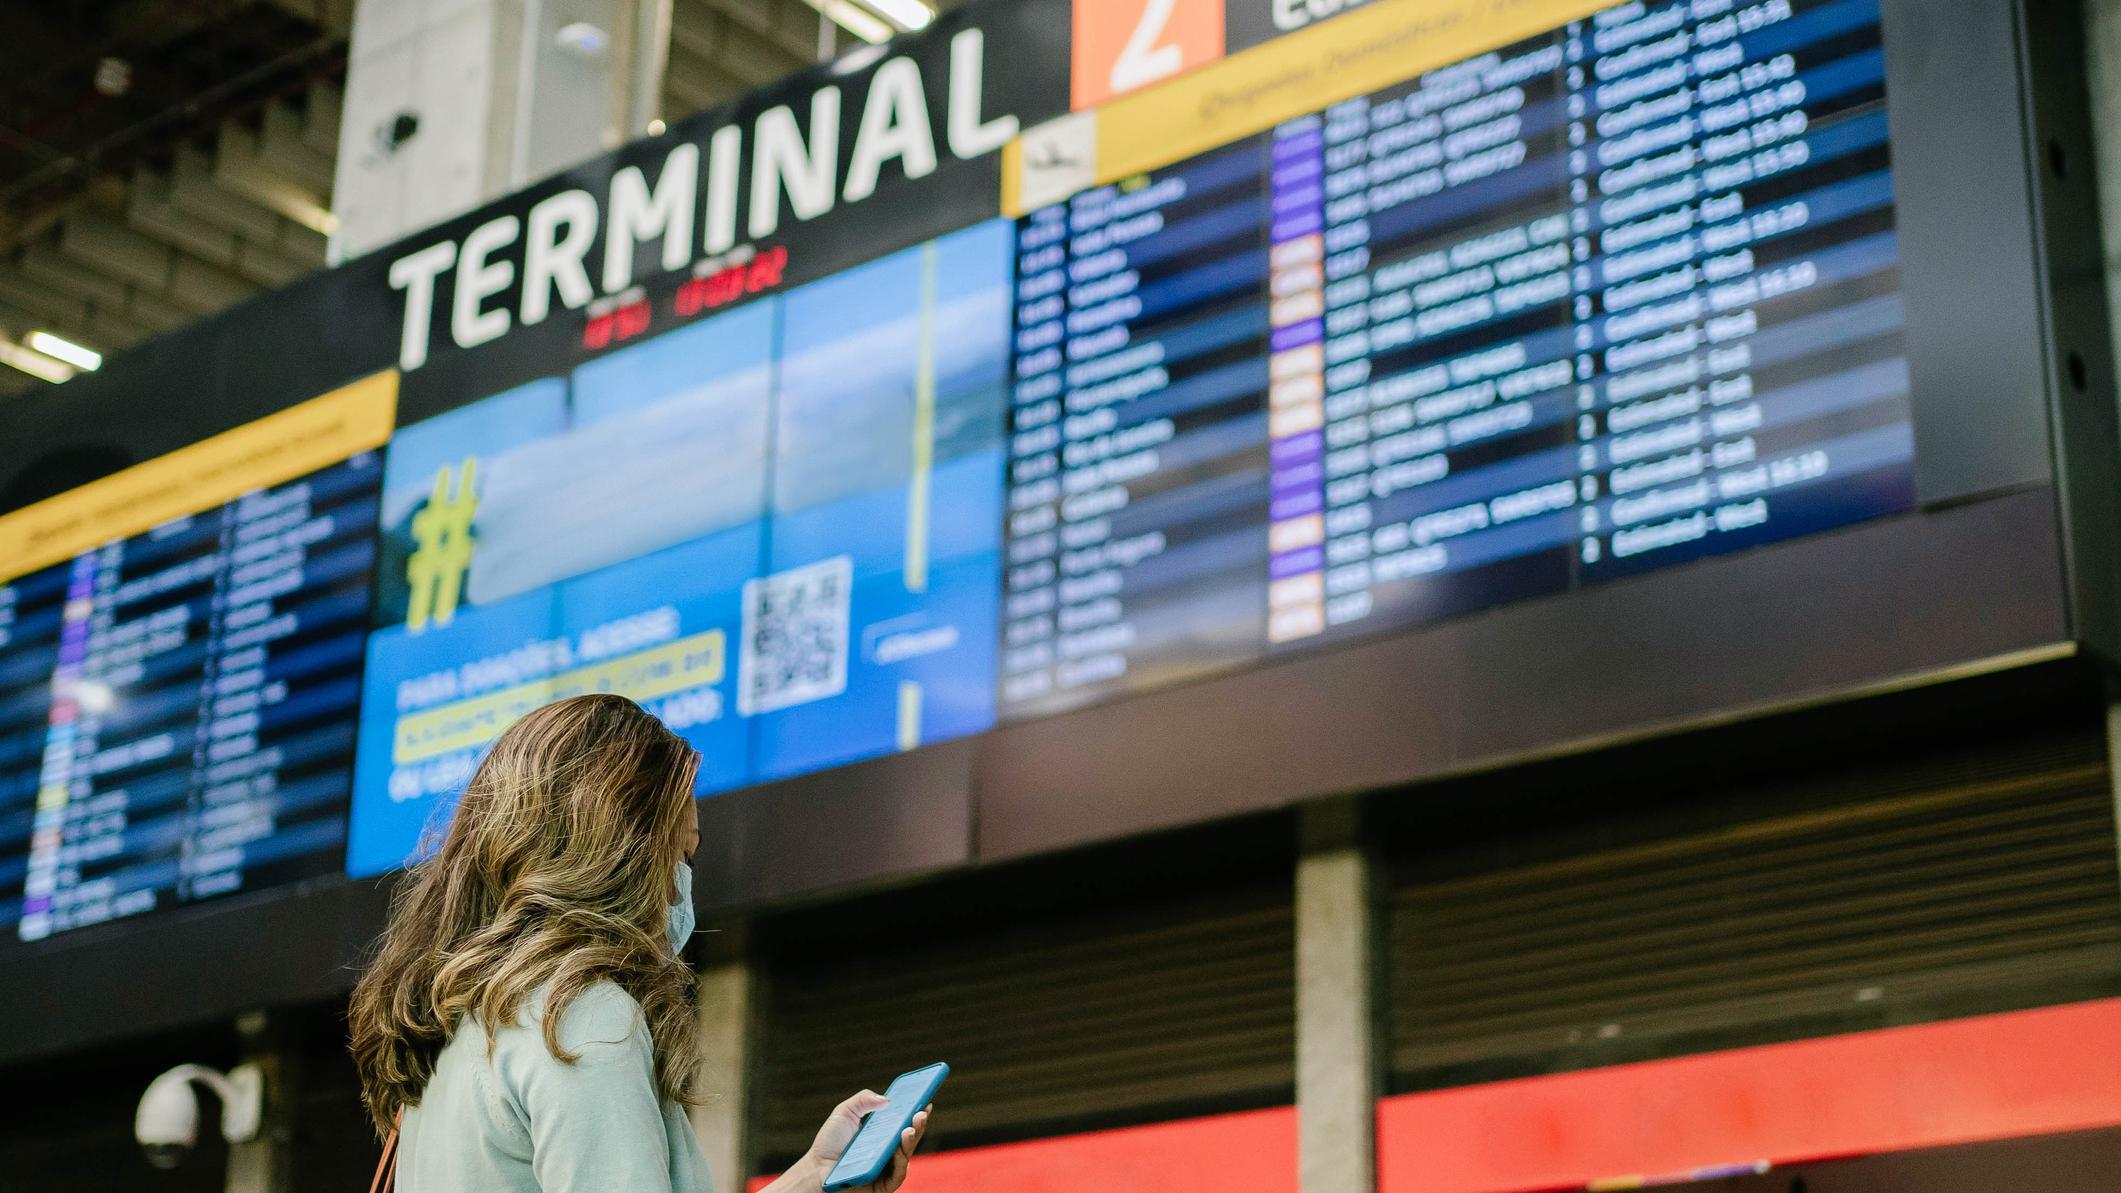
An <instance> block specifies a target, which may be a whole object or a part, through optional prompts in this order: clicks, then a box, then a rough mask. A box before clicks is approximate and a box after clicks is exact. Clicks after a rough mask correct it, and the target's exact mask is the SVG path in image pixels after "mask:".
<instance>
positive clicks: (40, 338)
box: [23, 331, 103, 373]
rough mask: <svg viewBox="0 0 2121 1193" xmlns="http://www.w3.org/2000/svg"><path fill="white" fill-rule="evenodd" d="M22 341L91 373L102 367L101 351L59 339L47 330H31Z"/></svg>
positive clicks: (47, 354)
mask: <svg viewBox="0 0 2121 1193" xmlns="http://www.w3.org/2000/svg"><path fill="white" fill-rule="evenodd" d="M23 342H24V343H26V344H28V345H29V346H30V347H31V348H34V349H36V350H37V351H39V352H42V353H43V354H45V355H46V356H49V357H52V358H54V359H57V360H63V361H65V362H66V363H68V364H70V365H72V366H74V367H75V368H77V369H80V370H82V371H84V372H89V373H93V372H95V371H96V370H97V369H100V368H102V367H103V354H102V353H101V352H98V351H96V350H95V349H93V348H84V347H82V346H81V345H79V344H76V343H74V342H73V341H72V340H67V339H61V338H60V337H58V336H55V335H53V334H52V333H50V332H48V331H33V332H31V333H29V338H28V339H26V340H24V341H23Z"/></svg>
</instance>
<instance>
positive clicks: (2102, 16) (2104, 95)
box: [2084, 0, 2121, 348]
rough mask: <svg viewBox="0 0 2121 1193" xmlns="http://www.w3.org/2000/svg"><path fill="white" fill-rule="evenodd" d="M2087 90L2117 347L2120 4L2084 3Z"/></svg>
mask: <svg viewBox="0 0 2121 1193" xmlns="http://www.w3.org/2000/svg"><path fill="white" fill-rule="evenodd" d="M2084 52H2085V60H2086V69H2085V85H2086V88H2087V89H2088V90H2089V91H2090V92H2091V103H2092V137H2093V142H2094V144H2095V146H2096V149H2097V153H2098V167H2099V169H2098V182H2099V212H2100V225H2101V230H2100V239H2101V241H2102V242H2103V246H2102V247H2103V248H2104V249H2105V254H2106V298H2107V302H2106V307H2107V312H2108V316H2109V318H2110V319H2111V320H2112V321H2113V343H2114V344H2115V346H2116V347H2117V348H2121V0H2084Z"/></svg>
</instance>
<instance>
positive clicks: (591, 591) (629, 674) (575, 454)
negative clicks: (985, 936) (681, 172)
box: [347, 221, 1013, 874]
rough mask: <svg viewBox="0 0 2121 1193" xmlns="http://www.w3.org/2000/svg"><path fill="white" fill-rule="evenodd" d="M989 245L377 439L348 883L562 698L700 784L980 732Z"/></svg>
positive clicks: (995, 317) (932, 255)
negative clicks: (623, 723)
mask: <svg viewBox="0 0 2121 1193" xmlns="http://www.w3.org/2000/svg"><path fill="white" fill-rule="evenodd" d="M1012 243H1013V228H1012V227H1011V225H1010V224H1009V223H1007V222H1005V221H993V222H990V223H987V224H983V225H979V226H977V227H973V228H969V229H966V230H965V231H962V232H959V233H955V234H953V235H950V236H947V237H944V238H942V239H940V240H937V241H934V242H931V243H928V244H924V245H920V246H917V247H915V248H912V249H908V250H905V251H903V252H900V253H896V254H893V255H891V256H888V257H885V258H883V259H881V260H877V261H874V262H871V263H869V264H866V265H863V266H860V267H858V268H855V269H851V270H847V271H844V272H842V273H839V274H836V275H834V276H832V277H830V278H827V279H825V280H823V281H819V282H815V283H812V284H810V285H807V286H803V287H800V288H797V289H793V290H790V291H788V292H786V293H785V294H781V295H776V296H773V297H769V298H765V299H762V300H760V301H757V302H754V303H751V304H749V305H746V306H742V307H737V308H735V309H733V310H730V311H727V312H725V313H722V314H717V315H713V316H710V317H708V318H707V319H705V320H704V321H702V322H700V323H697V324H695V325H693V326H691V327H687V328H685V329H683V330H680V331H675V332H670V333H667V334H665V335H662V336H658V337H656V338H654V339H650V340H646V341H643V342H641V343H639V344H636V345H633V346H630V347H627V348H624V349H621V350H619V351H616V352H613V353H611V354H609V355H606V356H603V357H600V358H598V359H596V360H594V361H592V362H590V363H588V364H585V365H583V366H581V367H580V368H577V369H576V370H574V372H573V373H572V374H571V375H568V376H565V377H554V378H549V379H547V380H543V381H539V382H535V383H533V384H530V385H527V386H523V387H520V388H518V389H514V390H511V391H509V392H506V393H501V394H496V395H494V396H492V397H490V398H487V399H485V400H483V401H480V402H475V403H473V404H471V405H469V406H466V407H463V408H461V409H458V410H455V411H452V412H450V413H448V414H444V415H441V416H439V417H436V418H433V419H429V420H427V421H425V422H421V423H418V424H415V425H412V426H409V427H405V428H403V429H402V430H400V431H399V432H398V434H397V436H396V438H395V439H394V440H393V442H392V445H391V450H390V454H389V459H388V464H387V466H386V468H385V476H384V494H383V522H384V527H385V536H386V539H387V542H386V547H385V552H384V557H385V560H386V566H385V568H384V583H383V588H382V592H381V597H380V600H379V604H378V608H379V610H380V611H381V612H380V615H379V623H380V624H379V627H378V628H377V629H376V631H375V633H374V634H373V635H372V636H371V638H370V641H369V647H368V670H367V679H366V683H365V685H364V691H363V698H362V705H361V735H360V750H359V761H358V766H357V772H356V778H355V789H356V791H357V793H358V796H357V799H356V806H355V810H354V816H353V824H352V830H351V844H350V846H349V849H348V855H347V856H348V869H349V870H350V871H351V872H352V873H355V874H372V873H377V872H380V871H383V870H388V869H391V868H394V867H396V866H399V865H402V864H403V863H404V862H405V860H406V859H407V858H408V857H410V856H412V855H414V854H415V853H416V852H417V850H418V848H419V843H420V840H421V836H422V833H423V832H424V831H426V830H428V829H430V828H433V827H438V826H439V825H440V824H441V823H443V820H444V817H446V812H447V808H448V806H449V800H450V799H451V798H452V797H453V796H454V795H455V794H456V793H457V792H459V791H461V789H462V787H463V784H464V782H465V780H466V779H467V778H468V777H469V774H470V771H471V768H472V767H473V766H474V765H475V762H476V759H477V757H478V754H479V751H480V749H481V748H482V747H483V746H484V745H485V744H486V743H487V742H488V741H489V740H490V739H491V738H492V736H493V735H494V734H495V733H497V732H498V731H499V730H500V729H501V728H502V727H504V726H505V725H506V724H507V723H509V722H510V721H512V720H514V719H515V718H516V717H518V716H520V715H522V713H524V712H526V711H528V710H529V709H530V708H533V707H536V706H537V705H539V704H543V703H546V702H547V701H550V700H553V699H557V698H559V697H562V696H565V695H568V694H571V693H574V692H579V691H616V692H621V693H624V694H627V695H630V696H633V697H635V698H637V699H639V700H640V701H641V702H642V703H643V704H644V705H645V706H646V707H648V708H649V709H650V710H651V711H653V712H654V713H656V714H657V715H658V716H660V717H662V718H663V719H664V720H665V721H666V722H667V723H669V724H670V725H671V726H672V727H673V728H675V729H677V730H678V731H679V732H680V733H682V734H683V735H684V736H685V737H686V739H687V740H688V741H690V742H691V743H692V744H693V745H694V746H696V747H697V748H698V749H699V751H700V755H701V767H700V777H699V790H700V792H701V793H702V794H707V793H711V792H715V791H722V790H726V789H729V788H732V787H739V786H744V785H746V784H752V783H758V782H762V781H766V780H771V779H777V778H783V777H787V776H790V775H797V774H802V773H805V772H808V771H812V770H817V769H820V768H823V767H828V766H833V765H837V764H840V763H845V762H851V761H854V760H857V759H861V758H867V757H871V756H874V755H877V754H881V753H886V752H889V751H892V750H897V749H906V748H911V747H913V746H917V745H920V744H923V743H927V742H933V741H940V740H945V739H948V738H953V737H959V736H963V735H965V734H968V733H976V732H978V731H979V730H981V729H984V728H987V727H988V726H989V725H991V724H992V723H993V719H994V683H995V665H994V653H995V642H996V635H997V628H996V603H995V594H996V592H998V591H999V588H1000V583H1001V580H1000V576H1001V538H1002V517H1001V494H1002V461H1003V456H1004V450H1003V444H1002V434H1003V418H1004V410H1005V406H1006V396H1005V395H1006V392H1007V382H1008V370H1009V352H1008V330H1009V287H1010V266H1011V259H1012V255H1013V248H1012Z"/></svg>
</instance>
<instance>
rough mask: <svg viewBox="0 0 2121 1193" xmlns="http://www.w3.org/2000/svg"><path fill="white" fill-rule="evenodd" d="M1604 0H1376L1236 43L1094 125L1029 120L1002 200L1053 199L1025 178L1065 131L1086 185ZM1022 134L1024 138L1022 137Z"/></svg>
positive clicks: (1007, 157) (1110, 109) (1018, 211)
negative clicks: (1079, 151)
mask: <svg viewBox="0 0 2121 1193" xmlns="http://www.w3.org/2000/svg"><path fill="white" fill-rule="evenodd" d="M1610 4H1611V0H1381V2H1380V3H1377V4H1373V5H1370V6H1369V7H1367V8H1361V9H1357V10H1355V11H1353V12H1349V13H1345V14H1343V15H1340V16H1337V17H1334V18H1333V19H1332V20H1330V21H1322V22H1320V23H1318V24H1316V25H1313V26H1311V27H1310V28H1308V29H1305V30H1303V31H1301V32H1298V33H1292V34H1289V35H1287V36H1285V37H1280V38H1276V39H1275V40H1273V41H1270V42H1268V43H1266V44H1265V45H1261V46H1256V47H1254V48H1252V49H1250V50H1246V51H1244V52H1243V53H1240V54H1234V55H1232V56H1230V57H1228V58H1225V59H1223V60H1222V61H1220V62H1217V63H1215V64H1214V65H1212V66H1207V67H1203V68H1202V69H1200V70H1197V71H1194V72H1193V73H1191V74H1187V75H1181V76H1179V77H1178V78H1176V79H1173V80H1171V81H1170V82H1168V83H1163V84H1160V85H1158V86H1155V87H1150V88H1148V89H1146V90H1143V91H1138V92H1135V93H1133V94H1131V95H1127V96H1124V97H1122V98H1120V99H1117V100H1114V101H1112V102H1111V103H1109V104H1107V105H1105V106H1104V107H1102V108H1099V109H1097V110H1096V113H1095V130H1094V132H1093V131H1092V130H1090V129H1088V128H1085V129H1083V130H1081V131H1080V132H1074V133H1070V134H1068V135H1067V136H1065V137H1062V136H1055V135H1052V134H1055V133H1058V132H1060V131H1062V130H1060V128H1059V127H1058V126H1061V125H1063V124H1064V123H1065V122H1066V121H1067V119H1068V118H1067V117H1063V118H1062V119H1061V120H1059V121H1055V122H1054V125H1055V126H1056V127H1055V128H1053V129H1047V128H1045V127H1044V126H1042V127H1041V128H1040V129H1033V130H1031V131H1030V133H1029V134H1027V138H1026V139H1024V140H1019V141H1017V142H1013V143H1011V145H1010V146H1009V147H1008V151H1007V152H1005V153H1004V155H1003V159H1002V160H1003V183H1002V202H1003V209H1004V210H1005V211H1006V212H1008V213H1009V214H1011V215H1022V214H1023V213H1024V210H1025V209H1028V208H1031V207H1038V206H1043V205H1044V204H1045V203H1047V202H1051V201H1052V198H1051V196H1050V195H1042V194H1041V193H1040V192H1041V188H1039V187H1037V186H1026V185H1025V182H1026V178H1025V177H1024V175H1025V172H1026V171H1027V170H1031V169H1035V168H1039V167H1040V166H1041V165H1042V164H1043V159H1041V157H1040V155H1041V154H1044V155H1045V156H1046V157H1048V158H1065V157H1066V156H1067V152H1066V150H1065V148H1064V149H1061V150H1055V149H1053V148H1052V147H1049V146H1047V145H1046V144H1045V142H1046V141H1048V140H1052V141H1055V142H1056V143H1059V142H1068V143H1070V144H1073V145H1079V146H1080V147H1081V148H1085V149H1087V148H1089V143H1094V149H1092V150H1091V153H1093V154H1094V161H1095V166H1094V169H1093V170H1092V171H1090V175H1091V176H1090V177H1088V178H1085V179H1083V180H1081V181H1082V183H1083V185H1085V186H1094V185H1099V184H1102V183H1107V182H1114V181H1117V180H1119V179H1121V178H1125V177H1127V176H1128V175H1130V174H1139V173H1141V172H1142V171H1144V170H1153V169H1156V168H1157V167H1159V166H1167V165H1170V164H1171V163H1172V162H1177V161H1183V160H1184V159H1186V158H1189V157H1192V156H1194V155H1196V154H1200V153H1205V152H1206V151H1208V150H1210V149H1214V148H1216V147H1217V146H1219V145H1227V144H1229V143H1230V142H1232V141H1235V140H1238V139H1239V138H1242V137H1248V136H1251V135H1252V134H1254V133H1258V132H1263V131H1265V130H1267V129H1270V128H1273V127H1274V126H1275V125H1277V124H1280V123H1282V122H1283V121H1286V120H1293V119H1295V118H1296V117H1298V116H1303V115H1306V114H1308V113H1312V112H1317V111H1319V110H1320V109H1322V108H1325V107H1328V106H1330V105H1332V104H1337V103H1339V102H1341V101H1342V100H1348V99H1353V98H1355V97H1356V96H1359V95H1365V94H1368V93H1369V92H1372V91H1377V90H1380V89H1382V88H1385V87H1390V86H1392V85H1393V84H1395V83H1401V82H1405V81H1406V80H1408V79H1411V78H1414V77H1415V76H1417V75H1421V74H1425V73H1427V72H1429V71H1432V70H1435V69H1437V68H1439V67H1444V66H1449V65H1451V64H1452V63H1455V62H1462V61H1464V60H1466V59H1468V58H1474V57H1477V56H1479V55H1481V54H1485V53H1488V52H1490V51H1492V50H1497V49H1501V48H1503V47H1505V46H1508V45H1511V44H1513V43H1515V42H1520V41H1524V40H1526V39H1528V38H1533V37H1537V36H1540V35H1541V34H1545V33H1550V32H1552V31H1553V30H1555V29H1558V28H1560V27H1562V26H1564V25H1566V24H1568V23H1569V22H1570V21H1574V20H1580V19H1582V18H1584V17H1587V16H1589V15H1590V14H1592V13H1594V12H1597V11H1598V10H1599V9H1601V8H1604V7H1607V6H1609V5H1610ZM1027 140H1028V141H1029V142H1030V143H1031V144H1029V145H1027V143H1026V142H1027Z"/></svg>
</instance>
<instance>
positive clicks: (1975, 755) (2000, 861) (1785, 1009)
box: [1388, 728, 2121, 1088]
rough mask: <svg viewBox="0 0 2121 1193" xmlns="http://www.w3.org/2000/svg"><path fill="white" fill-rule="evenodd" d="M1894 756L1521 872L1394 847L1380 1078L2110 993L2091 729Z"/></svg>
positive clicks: (1755, 792) (2111, 964) (1540, 1067)
mask: <svg viewBox="0 0 2121 1193" xmlns="http://www.w3.org/2000/svg"><path fill="white" fill-rule="evenodd" d="M1940 743H1941V748H1940ZM1876 745H1877V748H1876V749H1874V750H1873V751H1872V752H1873V753H1874V754H1875V753H1885V752H1887V751H1888V750H1890V748H1891V744H1890V743H1886V742H1881V743H1876ZM1905 755H1906V756H1905V757H1903V758H1902V759H1901V760H1898V761H1884V762H1874V763H1872V764H1869V765H1857V766H1839V767H1830V768H1828V767H1823V768H1822V771H1821V773H1816V774H1813V775H1808V776H1807V775H1797V776H1784V777H1780V778H1774V779H1764V780H1760V781H1756V782H1754V783H1752V784H1750V785H1741V786H1744V788H1745V789H1744V790H1743V791H1742V792H1740V793H1738V797H1737V798H1734V799H1732V800H1731V803H1730V806H1732V807H1735V808H1738V809H1741V811H1740V812H1739V813H1737V814H1735V815H1734V816H1732V817H1731V818H1730V819H1728V820H1726V821H1724V822H1723V823H1720V824H1714V825H1704V824H1702V823H1700V822H1699V821H1695V822H1694V823H1692V824H1691V825H1690V826H1688V827H1686V828H1684V829H1682V830H1679V831H1674V832H1668V833H1664V834H1662V835H1660V834H1659V833H1658V832H1656V831H1647V832H1639V833H1634V834H1621V835H1622V836H1625V837H1629V838H1630V839H1624V840H1619V841H1613V840H1606V841H1578V842H1577V845H1578V846H1579V847H1578V848H1575V849H1574V850H1573V851H1568V850H1564V851H1561V852H1558V853H1556V852H1552V851H1548V852H1544V853H1542V851H1541V850H1540V849H1539V848H1538V847H1537V845H1536V842H1531V843H1528V844H1527V847H1526V848H1525V850H1523V852H1522V855H1523V856H1531V857H1537V858H1538V859H1539V860H1537V861H1532V862H1527V863H1524V864H1499V865H1487V866H1476V867H1473V868H1471V869H1467V868H1466V867H1463V866H1454V865H1452V864H1451V862H1450V861H1449V860H1448V859H1447V858H1445V857H1444V856H1442V855H1441V854H1439V853H1434V852H1432V853H1431V854H1430V855H1429V856H1428V857H1427V858H1419V857H1416V858H1409V859H1406V860H1404V861H1403V862H1402V863H1401V864H1400V865H1399V866H1398V868H1397V871H1396V874H1395V878H1394V882H1393V889H1392V893H1391V897H1390V898H1391V906H1390V916H1389V927H1388V931H1389V933H1390V941H1389V953H1388V955H1389V957H1390V963H1389V969H1390V973H1389V984H1390V1016H1391V1018H1390V1025H1391V1044H1392V1052H1391V1058H1390V1060H1391V1067H1392V1070H1393V1072H1394V1074H1395V1082H1396V1084H1397V1085H1398V1086H1399V1087H1400V1088H1420V1087H1426V1086H1435V1085H1442V1084H1450V1083H1453V1082H1456V1081H1464V1080H1476V1079H1485V1078H1491V1077H1500V1076H1507V1075H1514V1074H1520V1073H1530V1072H1543V1071H1550V1070H1556V1069H1565V1068H1577V1067H1587V1066H1591V1065H1598V1064H1610V1063H1617V1062H1621V1061H1626V1060H1632V1059H1639V1058H1644V1057H1650V1056H1660V1055H1671V1054H1676V1053H1683V1052H1691V1051H1701V1050H1706V1049H1713V1048H1723V1047H1732V1046H1739V1045H1744V1044H1753V1043H1765V1042H1770V1041H1774V1040H1783V1039H1791V1038H1799V1037H1803V1036H1808V1035H1816V1034H1823V1033H1827V1032H1832V1031H1840V1030H1853V1029H1858V1028H1866V1027H1877V1026H1889V1025H1893V1024H1898V1023H1907V1022H1918V1021H1923V1020H1927V1019H1934V1018H1940V1017H1946V1016H1950V1015H1958V1014H1970V1013H1979V1012H1983V1011H1993V1010H2005V1009H2012V1008H2015V1007H2022V1006H2030V1005H2039V1004H2043V1003H2051V1002H2063V1001H2070V1000H2073V999H2077V998H2088V997H2097V996H2101V995H2107V994H2112V993H2116V992H2121V880H2117V875H2116V853H2115V835H2114V804H2113V798H2112V795H2111V787H2110V781H2109V778H2108V773H2107V757H2106V750H2105V745H2104V739H2103V737H2102V736H2101V735H2099V734H2098V733H2097V732H2096V731H2093V730H2091V729H2089V728H2081V729H2077V730H2069V731H2048V732H2044V733H2035V734H2030V735H2018V736H2016V737H2014V738H2013V739H2010V740H2004V741H1989V742H1976V743H1974V744H1967V742H1966V741H1965V739H1964V738H1963V737H1956V736H1955V735H1952V734H1949V733H1946V734H1942V735H1937V736H1933V737H1931V738H1930V739H1929V740H1927V741H1910V742H1909V743H1907V747H1906V750H1905ZM1770 769H1771V768H1770V767H1769V766H1767V765H1765V764H1764V765H1763V766H1762V767H1761V770H1762V771H1768V770H1770ZM1650 819H1651V820H1652V821H1654V818H1650Z"/></svg>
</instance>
